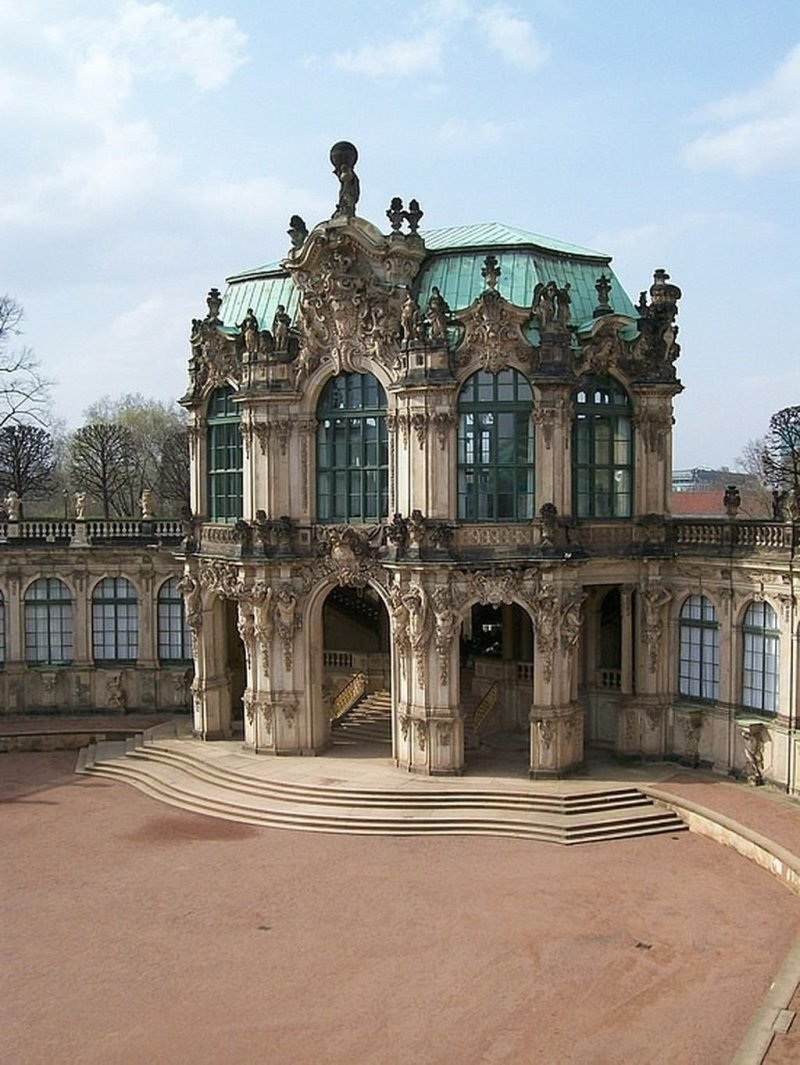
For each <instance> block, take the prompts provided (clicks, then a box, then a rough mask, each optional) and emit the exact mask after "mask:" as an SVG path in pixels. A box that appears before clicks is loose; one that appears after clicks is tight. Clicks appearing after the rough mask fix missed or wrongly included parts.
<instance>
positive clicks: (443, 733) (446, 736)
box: [436, 721, 453, 747]
mask: <svg viewBox="0 0 800 1065" xmlns="http://www.w3.org/2000/svg"><path fill="white" fill-rule="evenodd" d="M436 735H437V736H438V737H439V744H440V746H442V747H449V746H450V743H451V742H452V739H453V725H452V723H451V722H450V721H439V722H438V723H437V725H436Z"/></svg>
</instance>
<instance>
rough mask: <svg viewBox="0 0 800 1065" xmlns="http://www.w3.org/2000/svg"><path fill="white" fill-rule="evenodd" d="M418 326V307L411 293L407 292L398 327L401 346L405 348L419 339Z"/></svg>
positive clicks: (419, 323)
mask: <svg viewBox="0 0 800 1065" xmlns="http://www.w3.org/2000/svg"><path fill="white" fill-rule="evenodd" d="M420 325H421V319H420V313H419V307H418V306H417V304H416V302H415V300H414V297H413V296H412V295H411V293H410V292H407V293H406V298H405V299H404V300H403V306H402V308H401V310H400V327H401V329H402V331H403V344H404V345H405V346H406V347H408V346H409V344H411V343H413V342H414V341H415V340H418V339H419V331H420Z"/></svg>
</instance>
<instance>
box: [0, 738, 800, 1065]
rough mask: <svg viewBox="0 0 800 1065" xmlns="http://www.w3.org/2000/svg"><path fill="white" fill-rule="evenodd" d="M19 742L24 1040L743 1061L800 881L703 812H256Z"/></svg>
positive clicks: (16, 890) (191, 1057) (18, 999)
mask: <svg viewBox="0 0 800 1065" xmlns="http://www.w3.org/2000/svg"><path fill="white" fill-rule="evenodd" d="M74 760H75V759H74V755H72V754H65V753H59V754H9V755H3V756H2V757H0V797H2V798H3V799H4V800H5V801H4V802H3V805H2V806H0V839H1V840H2V854H3V864H2V899H3V910H4V913H3V922H2V939H1V940H0V942H1V943H2V964H1V965H0V1058H2V1060H3V1061H4V1062H10V1063H14V1065H28V1063H39V1062H41V1063H47V1065H52V1063H55V1062H58V1063H59V1065H64V1063H67V1065H69V1063H72V1062H80V1063H81V1065H91V1063H102V1065H115V1063H126V1065H127V1063H137V1065H138V1063H148V1065H151V1063H156V1065H160V1063H165V1065H183V1063H187V1065H188V1063H192V1065H207V1063H208V1065H217V1063H220V1065H223V1063H224V1065H228V1063H239V1062H241V1063H245V1062H247V1063H249V1062H252V1061H258V1062H268V1063H280V1065H284V1063H285V1065H305V1063H312V1062H313V1063H315V1065H317V1063H322V1065H325V1063H337V1065H339V1063H341V1065H359V1063H362V1062H363V1063H370V1065H372V1063H379V1065H402V1063H406V1062H409V1063H410V1062H414V1063H415V1065H419V1063H425V1065H470V1063H482V1065H483V1063H487V1065H495V1063H498V1062H514V1063H521V1062H526V1063H527V1062H546V1063H547V1065H559V1063H564V1065H567V1063H580V1065H595V1063H597V1065H601V1063H608V1065H612V1063H613V1065H625V1063H628V1062H630V1063H635V1065H657V1063H664V1065H683V1063H694V1062H697V1063H701V1062H702V1063H703V1065H714V1063H720V1065H722V1063H726V1065H727V1063H729V1062H730V1060H731V1058H732V1056H733V1053H734V1051H735V1048H736V1046H737V1045H738V1043H739V1041H740V1039H741V1037H742V1035H743V1033H744V1030H745V1028H746V1027H747V1024H748V1021H749V1019H750V1016H751V1014H752V1013H753V1011H754V1009H755V1008H756V1006H757V1005H758V1004H759V1002H760V1000H761V998H762V996H763V994H764V993H765V991H766V989H767V987H768V985H769V983H770V981H771V979H772V977H773V975H774V973H775V972H776V971H777V969H778V967H779V965H780V963H781V961H782V960H783V957H784V955H785V953H786V951H787V949H788V947H789V945H790V944H791V942H792V941H793V939H794V937H795V936H796V935H797V933H798V931H800V906H798V900H797V899H796V898H795V897H794V896H793V895H791V894H790V893H789V892H788V891H787V890H786V889H785V888H783V887H782V886H781V885H780V884H779V883H778V882H777V881H776V880H774V879H773V878H772V877H770V876H769V875H768V874H767V873H766V872H764V871H763V870H761V869H759V868H757V867H756V866H754V865H752V864H750V863H748V862H746V861H745V860H744V859H742V858H740V857H739V856H738V855H736V854H735V853H734V852H733V851H731V850H728V849H726V848H723V847H721V846H719V845H717V844H714V843H712V842H710V841H708V840H705V839H703V838H701V837H698V836H694V835H691V834H689V833H681V834H678V835H676V836H675V837H670V836H663V837H652V838H648V839H643V840H637V841H625V842H617V843H609V844H592V845H587V846H582V847H575V848H564V847H557V846H553V845H547V844H537V843H531V842H527V841H522V840H501V839H468V838H442V837H440V838H430V839H416V838H414V839H404V838H391V837H390V838H386V837H371V838H358V837H351V836H335V835H318V834H312V833H300V832H282V831H277V830H272V829H263V828H251V827H248V826H245V825H239V824H232V823H229V822H225V821H220V820H214V819H211V818H205V817H201V816H199V815H195V814H189V813H184V812H182V811H180V810H176V809H174V808H171V807H168V806H164V805H161V804H159V803H157V802H156V801H154V800H152V799H150V798H147V797H146V796H144V795H142V794H140V793H139V792H137V791H135V790H134V789H133V788H131V787H129V786H127V785H125V784H122V783H116V782H113V781H108V780H99V779H94V780H92V779H88V778H80V777H75V776H73V775H72V769H73V766H74Z"/></svg>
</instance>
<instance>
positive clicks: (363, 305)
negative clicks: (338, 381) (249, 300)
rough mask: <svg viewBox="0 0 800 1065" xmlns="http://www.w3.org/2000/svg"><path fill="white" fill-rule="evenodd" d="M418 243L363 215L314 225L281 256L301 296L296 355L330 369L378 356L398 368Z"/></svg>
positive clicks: (420, 250) (348, 368)
mask: <svg viewBox="0 0 800 1065" xmlns="http://www.w3.org/2000/svg"><path fill="white" fill-rule="evenodd" d="M420 245H421V242H416V243H415V242H409V241H392V240H391V239H390V238H387V237H384V236H382V235H381V234H380V233H379V232H378V231H377V230H376V229H375V228H374V227H373V226H371V225H370V224H369V223H368V222H364V221H363V220H362V219H352V220H351V221H350V223H349V224H348V225H347V226H346V227H342V226H318V227H317V228H316V229H314V230H313V231H312V232H311V233H310V235H309V236H308V238H307V240H306V241H305V243H304V245H303V247H302V248H301V249H298V250H297V251H296V252H295V254H294V255H293V256H292V257H291V258H290V259H287V260H286V261H285V266H286V268H287V269H288V271H289V273H290V274H291V276H292V279H293V281H294V283H295V286H296V287H297V289H298V291H299V294H300V299H299V305H298V317H299V321H300V324H301V332H302V345H301V355H300V358H303V359H305V360H312V361H314V360H317V361H318V362H320V363H323V364H330V365H331V368H332V371H333V373H334V374H339V373H343V372H348V373H349V372H353V371H355V370H358V369H361V368H363V365H362V360H364V359H375V360H376V361H377V362H379V363H381V364H382V365H383V366H384V367H386V369H387V370H389V371H390V372H392V373H393V374H396V373H397V372H399V371H398V369H397V368H396V365H395V364H396V363H397V359H398V354H399V347H398V339H399V335H400V331H401V329H400V319H401V310H402V307H403V302H404V299H405V297H406V294H407V291H408V288H409V286H410V285H411V282H412V281H413V279H414V276H415V275H416V272H417V269H418V268H419V264H420V261H421V258H422V256H423V255H424V247H422V246H420Z"/></svg>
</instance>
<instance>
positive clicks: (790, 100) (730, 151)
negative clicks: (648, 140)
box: [683, 44, 800, 176]
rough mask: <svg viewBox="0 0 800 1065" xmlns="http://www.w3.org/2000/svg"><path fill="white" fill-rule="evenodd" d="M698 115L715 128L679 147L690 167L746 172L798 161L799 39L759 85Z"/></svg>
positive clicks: (799, 102)
mask: <svg viewBox="0 0 800 1065" xmlns="http://www.w3.org/2000/svg"><path fill="white" fill-rule="evenodd" d="M700 117H701V118H703V119H705V120H706V121H708V122H710V123H711V124H712V126H714V127H716V128H711V129H708V130H706V132H704V133H702V134H701V135H700V136H699V137H697V138H696V139H695V140H694V141H692V143H691V144H688V145H687V146H686V148H685V149H684V153H683V154H684V159H685V161H686V163H687V164H688V165H689V166H691V167H695V168H698V169H701V168H711V167H725V168H730V169H733V170H735V171H737V172H738V173H740V174H742V175H744V176H752V175H754V174H758V173H763V172H764V171H766V170H771V169H774V168H776V167H780V166H787V165H791V164H792V163H797V162H800V44H798V45H795V46H794V48H792V49H791V51H790V52H789V53H788V55H787V56H786V58H785V59H784V60H783V61H782V62H781V63H780V64H779V66H778V67H777V69H776V70H775V72H774V74H773V75H772V76H771V77H770V78H769V79H768V80H767V81H766V82H764V83H763V84H762V85H758V86H756V87H755V88H754V89H752V90H751V91H749V92H747V93H742V94H738V95H733V96H728V97H725V98H724V99H722V100H719V101H717V102H716V103H714V104H712V105H710V106H709V107H707V108H705V109H704V111H703V113H702V115H701V116H700ZM720 127H722V128H720Z"/></svg>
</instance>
